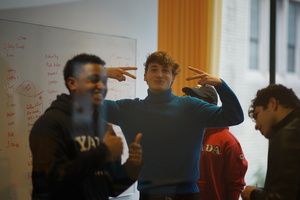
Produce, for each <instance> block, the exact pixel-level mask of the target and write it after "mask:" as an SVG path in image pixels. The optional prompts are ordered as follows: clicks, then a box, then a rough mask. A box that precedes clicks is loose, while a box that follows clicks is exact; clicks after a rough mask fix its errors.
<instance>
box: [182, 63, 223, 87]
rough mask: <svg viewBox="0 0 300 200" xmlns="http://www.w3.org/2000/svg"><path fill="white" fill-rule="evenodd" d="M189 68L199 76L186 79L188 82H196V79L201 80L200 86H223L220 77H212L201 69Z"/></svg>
mask: <svg viewBox="0 0 300 200" xmlns="http://www.w3.org/2000/svg"><path fill="white" fill-rule="evenodd" d="M188 68H189V70H191V71H194V72H196V73H197V75H194V76H191V77H188V78H186V80H187V81H190V80H194V79H200V80H199V81H198V84H200V85H206V84H209V85H212V86H219V85H221V84H222V81H221V79H220V78H218V77H215V76H212V75H210V74H208V73H206V72H204V71H202V70H200V69H197V68H194V67H188Z"/></svg>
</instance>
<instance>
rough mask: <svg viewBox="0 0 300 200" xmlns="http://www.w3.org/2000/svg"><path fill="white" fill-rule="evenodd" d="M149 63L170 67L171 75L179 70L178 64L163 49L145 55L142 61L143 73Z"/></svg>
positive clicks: (176, 73)
mask: <svg viewBox="0 0 300 200" xmlns="http://www.w3.org/2000/svg"><path fill="white" fill-rule="evenodd" d="M150 63H158V64H160V65H162V66H164V67H171V69H172V74H173V75H178V74H179V72H180V66H179V64H178V63H177V62H176V61H175V60H174V59H173V58H172V57H171V56H170V55H169V54H168V53H167V52H165V51H156V52H154V53H152V54H150V55H149V56H148V57H147V60H146V62H145V63H144V66H145V73H147V70H148V66H149V64H150Z"/></svg>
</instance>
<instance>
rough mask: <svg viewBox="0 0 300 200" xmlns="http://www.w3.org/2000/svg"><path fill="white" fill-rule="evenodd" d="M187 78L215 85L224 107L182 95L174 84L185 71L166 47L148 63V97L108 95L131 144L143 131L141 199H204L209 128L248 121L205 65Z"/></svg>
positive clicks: (113, 117) (112, 116) (113, 118)
mask: <svg viewBox="0 0 300 200" xmlns="http://www.w3.org/2000/svg"><path fill="white" fill-rule="evenodd" d="M189 69H190V70H192V71H194V72H196V73H197V75H195V76H193V77H189V78H187V80H192V79H199V81H198V83H199V84H201V85H205V84H210V85H212V86H215V88H216V90H217V92H218V93H219V96H220V99H221V101H222V107H218V106H216V105H213V104H209V103H207V102H205V101H203V100H200V99H197V98H193V97H182V96H176V95H174V94H173V93H172V89H171V85H172V83H173V82H174V80H175V77H176V76H177V75H178V73H179V71H180V67H179V65H178V64H177V63H176V62H175V61H174V60H173V58H172V57H171V56H170V55H169V54H168V53H166V52H163V51H158V52H154V53H152V54H150V55H149V56H148V58H147V61H146V63H145V74H144V80H145V81H146V82H147V84H148V86H149V89H148V96H147V97H146V98H145V99H138V98H136V99H134V100H131V99H122V100H118V101H110V100H105V102H104V106H105V108H106V109H107V111H108V112H107V114H108V116H107V120H108V121H109V122H111V123H113V124H117V125H119V126H120V127H121V129H122V131H123V133H124V135H125V137H126V140H127V143H131V142H132V141H134V137H135V135H136V134H137V133H139V132H142V133H143V140H142V141H141V145H142V146H143V162H144V168H143V169H142V171H141V174H140V177H139V179H138V190H139V191H140V199H141V200H149V199H153V200H154V199H155V200H160V199H184V200H196V199H199V190H198V187H197V184H196V180H198V179H199V158H200V150H201V145H202V137H203V130H204V129H205V128H206V127H226V126H233V125H237V124H240V123H241V122H243V120H244V118H243V111H242V109H241V106H240V103H239V101H238V99H237V97H236V96H235V94H234V93H233V92H232V91H231V89H230V88H229V87H228V86H227V84H226V83H225V82H224V81H223V80H221V79H219V78H217V77H214V76H211V75H209V74H207V73H205V72H203V71H201V70H199V69H196V68H192V67H189Z"/></svg>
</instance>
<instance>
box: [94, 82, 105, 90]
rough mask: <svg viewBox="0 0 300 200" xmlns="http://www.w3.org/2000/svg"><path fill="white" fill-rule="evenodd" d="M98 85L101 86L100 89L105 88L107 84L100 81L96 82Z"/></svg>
mask: <svg viewBox="0 0 300 200" xmlns="http://www.w3.org/2000/svg"><path fill="white" fill-rule="evenodd" d="M96 87H97V88H99V89H105V88H106V85H105V84H104V83H103V82H102V81H98V82H97V83H96Z"/></svg>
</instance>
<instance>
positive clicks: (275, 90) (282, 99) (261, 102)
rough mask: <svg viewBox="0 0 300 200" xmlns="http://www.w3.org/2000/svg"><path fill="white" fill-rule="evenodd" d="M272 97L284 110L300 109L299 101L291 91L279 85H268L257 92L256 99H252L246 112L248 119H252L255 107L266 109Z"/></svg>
mask: <svg viewBox="0 0 300 200" xmlns="http://www.w3.org/2000/svg"><path fill="white" fill-rule="evenodd" d="M272 97H273V98H275V99H276V100H277V101H278V102H279V104H280V105H281V106H283V107H284V108H296V107H300V100H299V98H298V97H297V96H296V94H295V93H294V91H293V90H292V89H289V88H287V87H285V86H283V85H281V84H270V85H269V86H268V87H266V88H263V89H260V90H258V91H257V93H256V97H255V98H254V99H252V101H251V105H250V107H249V110H248V115H249V117H250V118H251V119H254V110H255V108H256V107H257V106H262V107H263V108H264V109H266V108H267V106H268V103H269V100H270V98H272Z"/></svg>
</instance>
